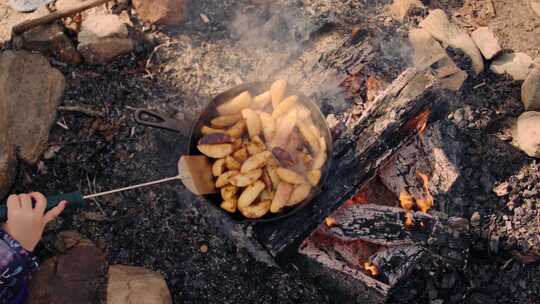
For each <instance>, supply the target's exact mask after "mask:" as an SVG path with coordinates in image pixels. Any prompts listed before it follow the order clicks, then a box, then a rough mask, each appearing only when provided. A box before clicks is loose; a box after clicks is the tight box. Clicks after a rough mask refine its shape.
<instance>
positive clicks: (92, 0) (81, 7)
mask: <svg viewBox="0 0 540 304" xmlns="http://www.w3.org/2000/svg"><path fill="white" fill-rule="evenodd" d="M109 1H110V0H88V1H84V2H81V3H79V4H76V5H73V6H71V7H68V8H66V9H63V10H58V11H55V12H52V13H49V14H47V15H44V16H40V17H37V18H34V19H30V20H26V21H24V22H21V23H19V24H17V25H15V26H14V27H13V28H12V29H11V32H12V34H13V35H19V34H21V33H24V32H25V31H27V30H29V29H31V28H33V27H36V26H38V25H41V24H46V23H49V22H52V21H54V20H56V19H59V18H64V17H68V16H71V15H74V14H76V13H79V12H82V11H85V10H87V9H90V8H92V7H96V6H99V5H102V4H104V3H107V2H109Z"/></svg>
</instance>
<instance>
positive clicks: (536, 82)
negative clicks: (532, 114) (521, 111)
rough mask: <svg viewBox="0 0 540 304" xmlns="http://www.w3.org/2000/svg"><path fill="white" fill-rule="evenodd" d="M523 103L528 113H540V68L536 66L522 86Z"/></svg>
mask: <svg viewBox="0 0 540 304" xmlns="http://www.w3.org/2000/svg"><path fill="white" fill-rule="evenodd" d="M521 101H522V102H523V105H524V106H525V110H527V111H540V66H536V67H535V68H534V69H533V70H532V71H531V72H530V73H529V75H528V76H527V78H526V79H525V81H524V82H523V85H522V86H521Z"/></svg>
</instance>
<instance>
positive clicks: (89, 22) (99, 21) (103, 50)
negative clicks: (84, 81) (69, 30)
mask: <svg viewBox="0 0 540 304" xmlns="http://www.w3.org/2000/svg"><path fill="white" fill-rule="evenodd" d="M78 38H79V45H78V47H77V49H78V50H79V52H80V53H81V54H82V55H83V57H84V59H85V60H86V61H87V62H89V63H94V64H103V63H107V62H109V61H111V60H113V59H114V58H115V57H117V56H120V55H124V54H127V53H129V52H131V50H133V47H134V43H133V41H132V40H131V39H130V38H129V37H128V29H127V27H126V25H125V24H124V23H123V22H122V21H121V20H120V18H119V17H118V16H117V15H112V14H111V15H99V16H90V17H89V18H88V19H86V20H84V21H83V23H82V26H81V31H80V33H79V36H78Z"/></svg>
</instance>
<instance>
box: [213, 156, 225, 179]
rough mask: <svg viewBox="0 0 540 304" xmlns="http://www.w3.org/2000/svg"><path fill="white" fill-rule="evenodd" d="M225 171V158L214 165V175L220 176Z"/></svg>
mask: <svg viewBox="0 0 540 304" xmlns="http://www.w3.org/2000/svg"><path fill="white" fill-rule="evenodd" d="M223 172H225V159H223V158H222V159H218V160H216V161H215V162H214V164H213V165H212V175H214V176H215V177H218V176H220V175H221V174H223Z"/></svg>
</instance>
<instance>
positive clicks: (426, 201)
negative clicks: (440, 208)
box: [416, 171, 433, 213]
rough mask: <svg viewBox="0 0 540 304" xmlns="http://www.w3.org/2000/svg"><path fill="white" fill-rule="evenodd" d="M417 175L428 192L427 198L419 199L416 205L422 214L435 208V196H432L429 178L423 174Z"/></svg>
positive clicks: (417, 173)
mask: <svg viewBox="0 0 540 304" xmlns="http://www.w3.org/2000/svg"><path fill="white" fill-rule="evenodd" d="M416 175H417V176H418V177H420V178H421V179H422V183H423V185H424V189H425V190H426V193H427V196H426V197H425V198H421V199H417V200H416V205H417V206H418V209H420V211H422V212H424V213H425V212H427V211H428V210H429V209H431V207H433V196H432V195H431V192H430V191H429V179H428V176H427V175H426V174H424V173H422V172H419V171H417V172H416Z"/></svg>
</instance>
